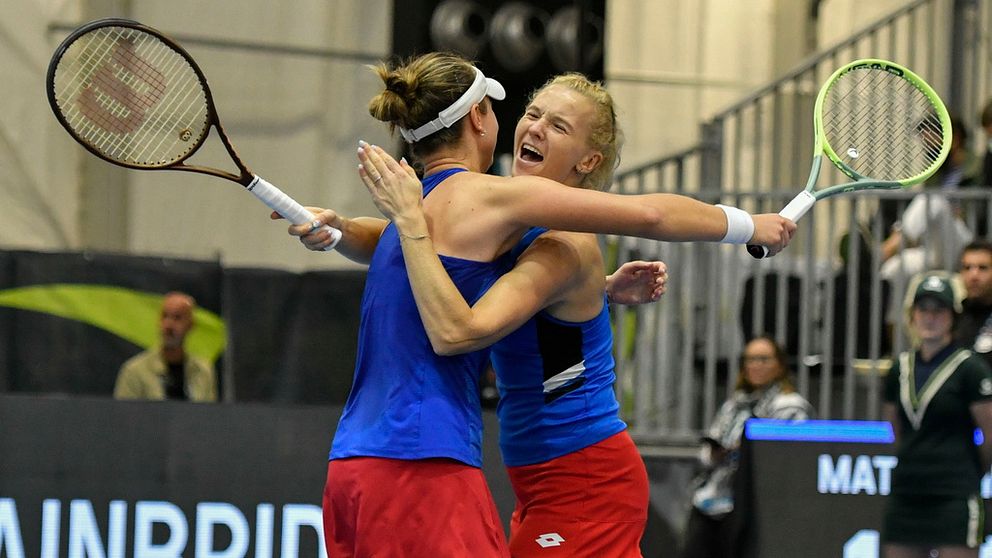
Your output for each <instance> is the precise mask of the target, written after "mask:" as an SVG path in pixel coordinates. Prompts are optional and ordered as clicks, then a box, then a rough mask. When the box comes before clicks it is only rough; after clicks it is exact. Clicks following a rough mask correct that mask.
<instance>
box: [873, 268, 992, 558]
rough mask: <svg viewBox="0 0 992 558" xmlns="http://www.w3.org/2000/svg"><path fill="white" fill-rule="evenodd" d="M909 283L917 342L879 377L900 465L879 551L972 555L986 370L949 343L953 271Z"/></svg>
mask: <svg viewBox="0 0 992 558" xmlns="http://www.w3.org/2000/svg"><path fill="white" fill-rule="evenodd" d="M910 287H911V289H912V290H911V291H910V292H912V293H913V297H912V301H913V302H912V306H911V307H910V311H909V328H910V331H911V333H912V334H913V338H914V341H915V346H916V347H917V349H916V350H915V351H911V352H910V351H907V352H904V353H902V354H901V355H899V358H898V359H897V361H896V362H895V363H894V364H893V367H892V370H891V371H890V372H889V374H888V376H887V377H886V379H885V390H884V397H885V403H884V405H883V409H882V411H883V415H884V417H885V419H886V420H888V421H889V422H891V423H892V428H893V430H894V432H895V436H896V452H897V453H896V455H897V457H898V459H899V463H898V465H896V468H895V470H894V471H893V473H892V489H891V493H890V495H889V497H888V499H887V500H886V509H885V516H884V520H883V527H882V535H881V541H882V556H883V557H884V558H917V557H919V558H925V557H930V556H940V557H941V558H959V557H960V558H965V557H971V558H978V546H979V544H980V543H981V542H982V538H983V525H982V515H983V504H982V499H981V496H980V494H979V489H980V484H981V479H982V474H983V473H984V472H985V471H988V470H989V465H990V462H992V370H990V369H989V367H988V365H987V364H986V363H985V361H984V360H983V359H981V358H978V357H976V356H975V355H974V354H973V353H971V351H969V350H967V349H962V348H960V347H958V346H957V345H955V344H954V343H953V341H952V335H951V331H952V327H953V324H954V320H955V318H956V317H957V316H958V315H959V314H960V311H961V306H960V302H959V300H960V299H959V297H958V296H957V294H956V292H955V288H954V284H953V281H952V278H951V276H950V274H948V273H946V272H929V273H926V274H923V275H921V276H918V277H917V278H915V279H914V281H913V282H911V284H910ZM976 427H978V428H980V429H981V430H982V434H983V440H982V443H981V445H980V446H977V445H976V444H975V438H976V436H975V428H976Z"/></svg>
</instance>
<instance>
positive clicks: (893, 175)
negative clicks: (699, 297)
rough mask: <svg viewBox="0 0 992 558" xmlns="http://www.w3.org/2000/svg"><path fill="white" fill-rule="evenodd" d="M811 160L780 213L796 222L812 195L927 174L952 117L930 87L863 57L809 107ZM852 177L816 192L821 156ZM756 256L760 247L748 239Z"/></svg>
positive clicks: (945, 143)
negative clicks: (803, 182)
mask: <svg viewBox="0 0 992 558" xmlns="http://www.w3.org/2000/svg"><path fill="white" fill-rule="evenodd" d="M813 129H814V146H813V165H812V167H811V168H810V171H809V178H808V179H807V181H806V189H805V190H803V191H802V192H800V193H799V195H797V196H796V197H795V198H793V199H792V201H791V202H789V204H788V205H786V206H785V208H783V209H782V211H780V212H779V215H781V216H783V217H785V218H787V219H791V220H792V221H798V220H799V219H800V218H801V217H802V216H803V215H805V214H806V212H807V211H809V209H810V208H811V207H813V203H814V202H816V201H817V200H821V199H823V198H828V197H830V196H836V195H837V194H844V193H847V192H860V191H863V190H894V189H898V188H905V187H907V186H912V185H914V184H919V183H920V182H923V181H924V180H926V179H927V178H930V176H932V175H933V173H935V172H936V171H937V169H938V168H940V166H941V164H943V162H944V159H946V158H947V153H948V152H949V151H950V149H951V118H950V116H949V115H948V113H947V108H946V107H945V106H944V103H943V101H941V100H940V97H939V96H938V95H937V93H936V92H934V90H933V88H932V87H930V85H928V84H927V82H925V81H923V79H922V78H920V77H919V76H917V75H916V74H914V73H913V72H911V71H910V70H908V69H906V68H904V67H902V66H900V65H899V64H896V63H894V62H889V61H888V60H880V59H877V58H866V59H862V60H855V61H854V62H851V63H849V64H847V65H845V66H843V67H842V68H840V69H838V70H837V71H836V72H834V73H833V75H831V76H830V79H828V80H827V82H826V83H825V84H824V85H823V87H822V88H820V92H819V94H818V95H817V96H816V104H815V106H814V108H813ZM824 154H826V156H827V158H829V159H830V161H831V162H833V164H834V165H836V166H837V168H839V169H840V170H841V172H843V173H844V174H846V175H847V176H849V177H851V178H852V179H853V182H847V183H844V184H837V185H835V186H829V187H825V188H821V189H819V190H816V189H815V188H816V182H817V178H818V177H819V174H820V166H821V164H822V162H823V155H824ZM747 251H748V253H749V254H751V255H752V256H754V257H755V258H763V257H765V256H766V255H767V254H768V250H767V249H766V248H765V247H764V246H757V245H753V244H749V245H748V246H747Z"/></svg>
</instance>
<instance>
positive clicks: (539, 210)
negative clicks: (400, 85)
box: [358, 145, 796, 255]
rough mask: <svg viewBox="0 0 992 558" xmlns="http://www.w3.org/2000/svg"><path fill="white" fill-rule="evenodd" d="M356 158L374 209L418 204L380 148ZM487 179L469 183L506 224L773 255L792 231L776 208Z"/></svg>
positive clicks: (399, 210)
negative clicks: (750, 212) (728, 245)
mask: <svg viewBox="0 0 992 558" xmlns="http://www.w3.org/2000/svg"><path fill="white" fill-rule="evenodd" d="M358 157H359V159H360V161H361V163H362V164H361V165H360V167H361V168H360V174H361V176H362V178H363V182H365V185H366V187H367V188H368V189H369V192H370V193H371V194H372V199H373V201H374V202H375V204H376V206H377V207H378V208H379V209H380V211H382V212H383V213H384V214H386V215H401V214H403V213H405V212H418V211H421V209H420V205H419V203H418V204H415V203H411V200H412V199H413V198H420V197H421V196H422V192H421V185H420V181H419V180H416V177H415V176H413V175H411V174H409V173H408V172H407V171H406V170H404V168H403V167H402V166H401V165H400V164H399V163H398V162H396V160H395V159H393V158H392V157H391V156H390V155H389V154H388V153H386V152H385V151H383V150H382V149H381V148H379V147H374V146H368V145H364V146H363V147H362V148H361V149H359V153H358ZM486 178H487V182H486V183H485V185H484V186H483V187H480V188H476V189H475V190H473V195H475V196H477V198H478V205H479V206H480V207H485V208H487V210H490V211H494V212H498V214H499V215H500V218H501V219H502V220H503V221H504V222H505V223H506V224H507V225H508V226H515V227H518V228H525V227H528V226H543V227H548V228H551V229H556V230H562V231H577V232H595V233H609V234H621V235H628V236H638V237H642V238H651V239H655V240H666V241H693V240H704V241H733V242H735V243H739V244H743V243H750V244H758V245H762V246H765V247H767V248H768V249H769V254H772V255H773V254H776V253H778V252H779V251H781V250H782V249H783V248H785V246H787V245H788V243H789V241H790V240H791V239H792V235H793V234H794V233H795V230H796V225H795V223H793V222H792V221H790V220H788V219H785V218H784V217H782V216H780V215H778V214H763V215H755V216H753V217H751V218H750V219H748V216H747V215H746V214H743V213H742V212H740V210H737V209H732V210H729V211H725V210H724V209H722V208H721V207H719V206H715V205H710V204H707V203H703V202H700V201H698V200H695V199H693V198H689V197H686V196H681V195H677V194H644V195H619V194H609V193H605V192H595V191H591V190H584V189H581V188H571V187H568V186H564V185H562V184H559V183H557V182H554V181H551V180H548V179H545V178H540V177H536V176H519V177H513V178H501V177H486ZM373 179H374V180H373ZM728 215H733V216H735V218H734V219H733V220H731V219H728ZM741 217H742V218H741ZM749 229H750V230H749Z"/></svg>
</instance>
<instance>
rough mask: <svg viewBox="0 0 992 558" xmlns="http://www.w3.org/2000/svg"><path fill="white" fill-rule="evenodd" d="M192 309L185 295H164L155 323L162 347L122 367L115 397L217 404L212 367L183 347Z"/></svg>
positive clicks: (194, 302) (187, 296)
mask: <svg viewBox="0 0 992 558" xmlns="http://www.w3.org/2000/svg"><path fill="white" fill-rule="evenodd" d="M195 308H196V301H195V300H194V299H193V297H191V296H190V295H188V294H185V293H181V292H175V291H174V292H170V293H167V294H166V295H165V297H164V298H163V300H162V313H161V315H160V317H159V322H158V326H159V333H160V335H161V345H160V346H158V347H152V348H151V349H148V350H146V351H143V352H141V353H138V354H137V355H135V356H133V357H131V358H130V359H128V360H127V362H125V363H124V364H123V365H122V366H121V369H120V372H119V373H118V375H117V383H116V384H115V385H114V398H116V399H157V400H161V399H180V400H189V401H202V402H213V401H217V375H216V372H215V371H214V369H213V367H212V366H211V365H210V364H209V363H207V362H206V361H204V360H202V359H200V358H198V357H195V356H193V355H191V354H189V353H188V352H186V349H185V347H184V344H185V341H186V335H187V334H188V333H189V332H190V330H191V329H192V328H193V310H194V309H195Z"/></svg>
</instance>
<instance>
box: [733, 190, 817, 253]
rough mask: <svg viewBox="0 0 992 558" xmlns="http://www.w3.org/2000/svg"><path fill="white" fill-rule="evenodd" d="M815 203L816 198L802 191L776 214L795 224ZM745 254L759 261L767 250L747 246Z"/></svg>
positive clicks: (762, 247)
mask: <svg viewBox="0 0 992 558" xmlns="http://www.w3.org/2000/svg"><path fill="white" fill-rule="evenodd" d="M815 201H816V197H815V196H814V195H813V194H811V193H809V191H808V190H803V191H802V192H799V194H798V195H797V196H796V197H794V198H792V201H790V202H789V204H788V205H786V206H785V207H783V208H782V211H779V212H778V214H779V215H781V216H782V217H785V218H786V219H788V220H790V221H792V222H793V223H795V222H796V221H798V220H799V219H801V218H802V216H803V215H806V212H807V211H809V210H810V208H811V207H813V202H815ZM747 253H748V254H751V256H752V257H753V258H755V259H758V260H760V259H761V258H764V257H765V256H767V255H768V248H765V247H764V246H761V245H758V244H748V245H747Z"/></svg>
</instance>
